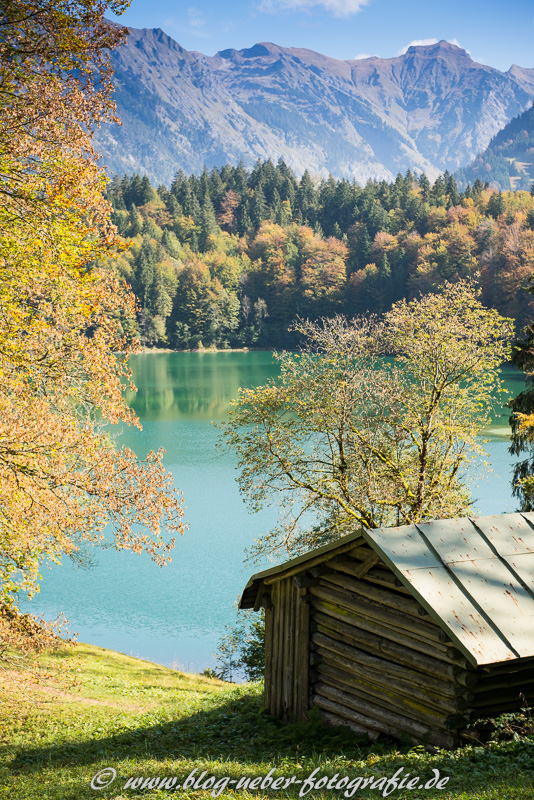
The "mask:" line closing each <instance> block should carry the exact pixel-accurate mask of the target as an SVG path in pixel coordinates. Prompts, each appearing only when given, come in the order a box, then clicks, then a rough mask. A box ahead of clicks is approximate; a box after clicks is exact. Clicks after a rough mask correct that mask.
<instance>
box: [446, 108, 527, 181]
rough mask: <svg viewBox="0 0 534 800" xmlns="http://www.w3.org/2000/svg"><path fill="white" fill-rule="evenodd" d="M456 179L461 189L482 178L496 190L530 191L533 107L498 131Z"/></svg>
mask: <svg viewBox="0 0 534 800" xmlns="http://www.w3.org/2000/svg"><path fill="white" fill-rule="evenodd" d="M456 178H457V180H458V184H459V185H460V187H464V186H465V185H466V184H467V183H471V184H473V183H474V181H475V180H476V179H477V178H480V179H481V180H482V181H484V182H485V181H488V182H489V183H490V185H491V186H493V187H494V188H495V189H501V190H510V189H530V188H531V187H532V184H533V182H534V106H531V107H530V108H529V109H528V110H527V111H525V112H524V113H523V114H520V115H519V116H518V117H515V118H514V119H513V120H512V121H511V122H509V123H508V125H506V126H505V127H504V128H503V129H502V130H501V131H499V133H498V134H497V135H496V136H494V137H493V139H492V140H491V142H490V143H489V145H488V147H487V148H486V149H485V150H484V152H483V153H480V154H479V155H478V156H477V158H476V159H475V160H474V161H473V163H472V164H470V165H469V166H468V167H466V168H465V169H460V170H459V171H458V172H457V173H456Z"/></svg>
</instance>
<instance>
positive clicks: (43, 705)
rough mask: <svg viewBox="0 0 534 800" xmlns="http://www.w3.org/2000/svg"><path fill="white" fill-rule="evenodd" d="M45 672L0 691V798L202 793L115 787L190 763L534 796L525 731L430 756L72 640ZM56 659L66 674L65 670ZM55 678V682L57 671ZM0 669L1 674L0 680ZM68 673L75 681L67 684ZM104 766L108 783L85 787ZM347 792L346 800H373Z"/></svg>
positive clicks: (71, 799)
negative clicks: (279, 715)
mask: <svg viewBox="0 0 534 800" xmlns="http://www.w3.org/2000/svg"><path fill="white" fill-rule="evenodd" d="M45 663H46V665H47V666H48V667H49V669H50V671H51V678H49V679H48V680H45V681H44V682H42V683H32V684H30V685H28V686H26V688H25V690H24V692H23V693H22V694H21V693H20V692H19V693H17V692H15V691H14V690H13V689H11V688H9V686H8V688H7V689H4V691H3V692H1V693H0V700H1V702H0V747H1V750H0V798H9V800H37V799H38V800H85V798H92V799H93V800H94V799H95V798H105V800H126V799H127V798H133V797H143V798H159V799H160V800H161V798H169V797H172V798H176V797H180V798H184V799H185V800H187V798H209V797H211V796H212V795H211V793H210V791H209V790H202V789H197V790H195V789H194V788H191V789H187V790H180V791H172V790H157V789H152V790H150V789H145V790H141V789H139V788H137V789H135V788H131V787H130V788H124V784H125V783H126V781H127V779H128V778H129V777H130V776H134V777H137V776H144V777H145V778H146V779H149V778H150V779H155V778H157V777H159V778H165V779H168V778H172V777H173V776H177V777H178V779H179V782H182V781H183V780H184V779H185V778H186V776H187V775H188V774H189V773H190V772H191V771H192V770H193V769H195V768H196V769H197V773H196V776H198V775H200V773H201V772H202V771H204V770H205V771H206V773H207V775H206V776H205V779H206V778H207V777H208V776H210V775H213V776H215V778H216V779H217V780H218V781H220V780H221V779H223V778H224V777H225V776H228V777H230V778H234V779H239V778H242V777H249V778H251V779H252V778H254V777H256V776H260V775H266V774H267V773H268V772H269V771H270V770H271V769H273V768H274V770H275V773H274V774H273V777H276V778H278V777H280V776H286V777H287V778H289V777H291V776H293V775H294V776H296V777H297V778H299V779H301V780H302V779H304V778H306V777H307V776H308V775H309V774H310V773H311V772H312V771H313V770H314V769H315V768H317V767H318V768H319V772H318V773H317V776H316V777H317V778H318V777H319V776H321V775H328V776H330V777H332V776H334V775H335V774H336V773H338V775H339V778H338V780H339V779H341V778H343V777H344V776H347V777H348V778H349V779H351V780H353V779H355V778H356V777H358V776H365V777H370V776H374V778H375V779H379V778H380V777H382V776H387V777H390V776H391V775H393V774H394V773H395V772H396V771H397V770H398V769H399V768H400V767H403V768H404V773H403V774H405V773H407V772H409V773H410V777H413V776H420V777H421V778H423V779H424V780H428V779H429V778H430V777H432V774H433V773H432V769H438V770H439V771H440V774H441V776H442V777H445V776H448V777H449V778H450V780H449V783H448V784H447V786H446V788H445V789H443V790H441V791H439V790H436V789H428V790H426V789H424V790H413V791H406V790H400V791H394V792H392V793H391V794H390V795H389V797H392V798H395V800H401V798H402V800H404V799H405V798H415V799H416V800H417V799H418V798H434V797H436V798H437V797H440V798H443V800H451V798H455V799H457V800H466V799H467V798H470V799H471V798H472V799H473V800H475V799H476V800H508V799H510V800H511V799H512V798H513V800H527V798H534V789H533V778H534V736H532V737H528V736H520V735H518V734H515V736H514V737H512V738H511V739H509V740H508V741H502V742H493V743H490V744H487V745H485V746H480V745H479V746H469V747H466V748H463V749H461V750H458V751H456V752H452V753H449V752H445V751H441V752H438V753H435V754H432V755H431V754H429V753H426V752H425V751H424V748H423V747H421V746H419V747H415V748H414V747H412V748H410V747H409V746H406V747H401V746H399V745H398V744H397V745H394V744H392V743H389V744H376V743H375V744H374V745H369V744H368V743H366V742H364V741H362V740H361V739H358V738H356V737H355V736H354V735H353V734H352V733H351V732H350V731H348V730H347V729H344V728H338V729H329V728H325V727H323V726H321V725H320V723H319V721H318V719H317V718H315V715H313V714H312V720H311V721H310V722H308V723H306V724H294V725H289V724H286V723H282V722H280V721H278V720H274V719H272V718H270V717H269V716H267V715H266V714H265V713H264V712H263V711H262V697H261V686H260V685H251V684H248V685H237V686H235V685H231V684H224V683H222V682H220V681H217V680H212V679H209V678H205V677H201V676H198V675H185V674H183V673H179V672H175V671H173V670H170V669H166V668H164V667H160V666H158V665H156V664H151V663H148V662H146V661H140V660H138V659H134V658H130V657H128V656H123V655H120V654H118V653H114V652H112V651H109V650H101V649H99V648H96V647H90V646H88V645H79V646H78V647H77V648H76V649H74V650H72V651H68V652H67V653H66V654H65V653H61V654H56V655H52V656H48V657H47V658H46V659H45ZM65 664H67V666H68V665H70V669H67V670H65ZM61 676H63V678H61ZM1 677H2V676H1V674H0V678H1ZM73 679H75V680H76V684H75V685H72V684H73ZM107 767H113V768H114V769H115V770H116V771H117V778H116V779H115V781H114V782H113V783H112V784H111V785H110V786H109V787H107V788H103V789H101V790H94V789H92V788H91V780H92V778H93V776H94V775H95V774H96V773H97V772H99V771H100V770H103V769H105V768H107ZM299 789H300V785H299V786H297V787H295V786H293V787H291V788H289V789H287V790H283V789H280V790H278V791H272V790H271V791H268V790H264V791H246V790H240V791H236V790H235V789H229V788H226V789H225V790H224V791H223V792H222V794H221V796H222V797H250V798H252V797H256V798H267V797H270V798H285V797H298V796H299ZM343 792H344V790H343V789H341V790H338V791H334V790H332V791H326V790H316V791H310V792H309V793H308V794H307V795H306V796H307V797H309V798H312V797H313V798H337V797H339V798H343V797H344V793H343ZM381 796H382V793H381V791H379V790H372V789H371V790H369V789H368V788H363V789H361V788H360V789H358V790H355V792H354V794H353V797H355V798H360V799H361V798H375V797H381Z"/></svg>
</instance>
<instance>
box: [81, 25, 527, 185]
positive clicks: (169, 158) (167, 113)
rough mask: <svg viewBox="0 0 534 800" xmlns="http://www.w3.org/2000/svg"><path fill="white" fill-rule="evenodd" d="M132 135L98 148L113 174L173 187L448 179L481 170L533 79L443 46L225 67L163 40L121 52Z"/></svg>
mask: <svg viewBox="0 0 534 800" xmlns="http://www.w3.org/2000/svg"><path fill="white" fill-rule="evenodd" d="M112 59H113V64H114V68H115V86H116V102H117V110H118V113H119V116H120V117H121V118H122V119H123V122H124V124H123V127H122V128H116V127H115V128H112V127H111V126H109V125H108V126H103V128H102V129H101V130H100V131H99V132H98V133H97V136H96V144H97V147H98V149H100V150H101V152H102V154H103V156H104V162H105V164H106V165H107V167H108V169H109V171H111V172H115V173H119V174H122V173H124V172H126V173H129V174H131V173H132V172H140V173H146V174H148V176H149V177H150V179H151V180H152V181H154V182H156V183H167V184H169V183H170V181H171V180H172V178H173V176H174V174H175V172H176V171H177V170H178V169H179V168H182V169H184V170H185V171H192V172H198V171H199V170H200V169H202V167H203V165H204V164H206V165H207V166H208V167H210V166H215V165H217V166H221V165H222V164H223V163H227V162H228V163H233V164H235V163H238V162H239V161H240V160H242V161H243V162H244V164H245V165H246V166H251V165H252V164H253V163H254V162H255V161H256V160H258V159H265V158H271V159H273V160H278V158H283V159H284V160H285V161H286V162H287V163H288V165H289V166H291V167H292V168H293V169H295V170H296V172H297V173H302V172H303V171H304V169H308V170H309V171H310V172H311V173H314V174H317V175H318V176H326V175H327V174H328V173H332V174H333V175H334V176H336V177H347V178H355V179H357V180H358V181H360V182H365V181H366V180H367V179H368V178H387V179H391V178H392V177H394V176H395V175H396V174H397V173H398V172H399V171H401V172H405V171H406V169H413V170H415V171H418V172H420V171H424V172H426V173H427V174H428V175H429V177H431V178H435V177H436V176H437V174H439V173H440V172H443V171H444V170H445V169H448V170H449V171H454V170H455V169H457V168H458V167H462V166H465V165H467V164H469V163H470V162H471V161H472V160H473V159H474V158H475V156H476V155H477V154H478V153H480V152H481V151H482V150H483V149H484V148H485V147H486V146H487V144H488V143H489V142H490V140H491V139H492V137H493V136H494V135H495V134H496V133H497V132H498V130H499V129H500V128H502V127H504V125H505V124H506V123H507V122H509V121H510V120H511V119H512V118H513V117H515V116H517V115H518V114H520V113H521V112H523V111H524V110H526V108H527V107H528V106H529V105H530V104H531V102H532V100H534V69H528V68H523V67H516V66H514V67H511V68H510V70H509V71H508V73H502V72H500V71H499V70H497V69H495V68H493V67H488V66H485V65H481V64H478V63H477V62H475V61H473V59H471V57H470V56H469V54H468V53H467V52H466V51H465V50H462V49H461V48H459V47H457V46H456V45H453V44H451V43H449V42H445V41H444V40H442V41H441V42H438V43H436V44H433V45H424V46H412V47H410V48H408V50H407V52H406V53H404V54H402V55H400V56H394V57H392V58H389V59H381V58H378V57H375V56H371V57H369V58H365V59H358V60H341V59H339V60H338V59H335V58H332V57H330V56H325V55H323V54H321V53H317V52H315V51H313V50H308V49H305V48H285V47H282V46H280V45H276V44H274V43H272V42H258V43H256V44H255V45H253V46H252V47H249V48H244V49H242V50H235V49H232V48H229V49H225V50H221V51H219V52H218V53H216V54H215V55H214V56H207V55H204V54H202V53H198V52H196V51H187V50H186V49H185V48H183V47H182V46H181V45H180V44H179V43H178V42H176V41H175V40H174V39H172V37H170V36H169V35H168V34H166V33H165V32H164V31H163V30H162V29H160V28H155V29H132V30H130V34H129V36H128V40H127V42H126V44H125V45H123V46H122V47H121V48H119V49H118V50H117V51H114V53H113V54H112Z"/></svg>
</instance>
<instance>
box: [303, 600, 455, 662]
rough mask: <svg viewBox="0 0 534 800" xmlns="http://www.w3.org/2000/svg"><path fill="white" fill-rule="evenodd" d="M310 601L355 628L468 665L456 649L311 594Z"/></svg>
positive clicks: (437, 657)
mask: <svg viewBox="0 0 534 800" xmlns="http://www.w3.org/2000/svg"><path fill="white" fill-rule="evenodd" d="M311 603H312V605H313V607H314V608H316V609H317V610H318V611H320V612H322V613H323V614H326V615H328V616H331V617H334V618H335V619H338V620H340V621H342V622H345V623H348V624H350V625H353V626H354V627H355V628H361V629H363V630H364V631H368V632H369V633H372V634H374V635H375V636H378V637H381V638H383V639H390V640H392V641H393V642H396V643H397V644H399V645H402V646H404V647H406V648H409V649H412V650H417V651H418V652H420V653H424V654H425V655H427V656H430V657H433V658H436V659H438V660H440V661H445V662H446V663H447V664H454V665H456V666H459V667H461V668H462V669H465V668H466V667H467V666H468V662H467V661H466V660H465V659H464V658H462V657H461V654H460V653H458V651H456V650H454V653H451V650H453V648H450V647H445V646H444V645H441V644H436V643H434V644H430V643H429V642H428V641H427V640H422V639H417V638H412V637H411V636H408V635H405V634H403V633H401V632H400V631H398V630H397V629H396V628H395V629H393V628H392V627H391V626H387V625H383V624H380V623H379V622H376V621H375V620H373V619H368V618H366V617H365V616H363V615H360V614H355V613H352V612H350V611H347V610H346V609H344V608H340V607H339V606H336V605H335V604H334V603H330V602H328V601H327V600H321V599H320V598H318V597H313V596H312V599H311Z"/></svg>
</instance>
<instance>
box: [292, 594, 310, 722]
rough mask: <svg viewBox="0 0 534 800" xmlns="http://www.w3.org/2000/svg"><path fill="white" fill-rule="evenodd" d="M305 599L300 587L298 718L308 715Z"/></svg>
mask: <svg viewBox="0 0 534 800" xmlns="http://www.w3.org/2000/svg"><path fill="white" fill-rule="evenodd" d="M305 599H306V591H305V590H304V589H300V590H299V592H298V601H297V633H298V636H297V644H296V654H295V672H296V676H295V677H296V686H297V696H296V703H295V711H296V715H297V718H298V719H306V718H307V715H308V694H309V667H308V660H309V655H308V654H309V647H310V606H309V604H308V603H307V602H305Z"/></svg>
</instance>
